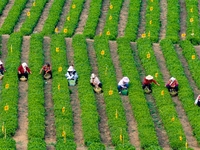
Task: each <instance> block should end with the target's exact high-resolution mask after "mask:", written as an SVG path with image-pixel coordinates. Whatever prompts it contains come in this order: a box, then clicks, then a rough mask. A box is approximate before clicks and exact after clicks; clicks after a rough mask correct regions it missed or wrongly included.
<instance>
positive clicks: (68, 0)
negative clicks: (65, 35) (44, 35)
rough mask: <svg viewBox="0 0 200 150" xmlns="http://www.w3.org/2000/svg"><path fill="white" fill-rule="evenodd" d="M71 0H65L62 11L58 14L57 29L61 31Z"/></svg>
mask: <svg viewBox="0 0 200 150" xmlns="http://www.w3.org/2000/svg"><path fill="white" fill-rule="evenodd" d="M71 2H72V0H67V1H66V2H65V4H64V7H63V11H62V14H61V16H60V20H59V22H58V24H57V27H58V31H61V30H62V29H63V28H64V24H65V20H66V16H67V14H68V12H69V10H70V5H71Z"/></svg>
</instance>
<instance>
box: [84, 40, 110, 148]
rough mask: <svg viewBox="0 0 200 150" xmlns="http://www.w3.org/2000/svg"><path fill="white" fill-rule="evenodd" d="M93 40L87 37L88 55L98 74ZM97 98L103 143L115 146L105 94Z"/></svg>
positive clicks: (93, 70)
mask: <svg viewBox="0 0 200 150" xmlns="http://www.w3.org/2000/svg"><path fill="white" fill-rule="evenodd" d="M93 42H94V41H93V40H89V39H87V49H88V56H89V59H90V64H91V66H92V72H93V73H95V74H96V75H97V76H98V65H97V60H96V53H95V50H94V45H93ZM98 77H99V76H98ZM100 80H101V79H100ZM95 98H96V100H97V107H98V113H99V117H100V122H99V131H100V136H101V140H102V143H103V144H105V145H106V146H107V147H108V146H113V145H112V141H111V135H110V129H109V126H108V118H107V116H106V105H105V101H104V97H103V94H95Z"/></svg>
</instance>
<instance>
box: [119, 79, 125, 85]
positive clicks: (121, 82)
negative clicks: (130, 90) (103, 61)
mask: <svg viewBox="0 0 200 150" xmlns="http://www.w3.org/2000/svg"><path fill="white" fill-rule="evenodd" d="M125 84H126V83H125V82H124V80H123V78H122V79H121V80H120V81H119V83H118V85H119V86H121V87H124V85H125Z"/></svg>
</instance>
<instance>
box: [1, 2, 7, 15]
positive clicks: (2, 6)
mask: <svg viewBox="0 0 200 150" xmlns="http://www.w3.org/2000/svg"><path fill="white" fill-rule="evenodd" d="M8 2H9V0H1V3H0V15H2V12H3V9H4V8H5V6H6V4H7V3H8Z"/></svg>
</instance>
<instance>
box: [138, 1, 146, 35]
mask: <svg viewBox="0 0 200 150" xmlns="http://www.w3.org/2000/svg"><path fill="white" fill-rule="evenodd" d="M146 7H147V2H146V0H142V8H141V11H140V24H139V28H138V38H140V37H141V35H142V34H143V33H144V32H145V24H146V21H145V14H146Z"/></svg>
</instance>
